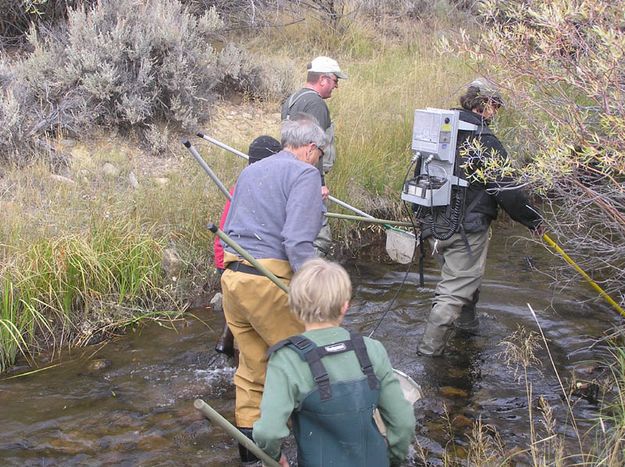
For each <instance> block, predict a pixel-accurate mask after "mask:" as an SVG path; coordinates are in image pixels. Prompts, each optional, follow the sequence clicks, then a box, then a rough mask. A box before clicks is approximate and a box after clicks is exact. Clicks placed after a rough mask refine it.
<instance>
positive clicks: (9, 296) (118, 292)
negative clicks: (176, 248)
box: [0, 224, 165, 370]
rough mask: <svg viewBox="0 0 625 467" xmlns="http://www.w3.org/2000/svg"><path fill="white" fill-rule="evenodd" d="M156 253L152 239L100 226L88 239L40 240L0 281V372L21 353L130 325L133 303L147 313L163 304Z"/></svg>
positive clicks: (157, 246) (126, 229) (122, 228)
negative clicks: (154, 305) (115, 325)
mask: <svg viewBox="0 0 625 467" xmlns="http://www.w3.org/2000/svg"><path fill="white" fill-rule="evenodd" d="M161 249H162V245H160V244H159V242H158V241H157V240H155V239H154V238H153V237H152V236H151V235H150V233H149V232H146V233H140V232H138V231H137V230H136V229H135V228H133V227H132V226H130V225H115V224H108V225H107V224H102V225H94V226H92V227H91V228H90V229H89V230H88V231H87V232H86V233H85V235H71V234H66V235H62V236H59V237H57V238H55V239H51V240H48V239H44V240H40V241H38V242H37V243H35V244H33V245H31V246H30V247H29V248H28V249H27V250H26V251H25V252H24V253H22V254H20V255H18V256H16V257H13V259H12V263H11V264H10V265H8V266H5V267H4V268H3V271H2V279H1V284H2V288H1V289H0V323H1V326H0V370H4V369H5V368H6V367H7V366H8V365H10V364H11V363H12V362H13V360H14V359H15V356H16V354H17V353H18V352H20V353H22V354H24V355H32V353H33V351H34V350H36V349H37V348H40V347H41V346H42V345H44V344H46V345H48V346H52V347H53V348H54V349H56V348H59V347H61V346H62V345H64V344H65V343H66V342H71V343H80V342H81V341H82V342H87V341H88V340H89V339H90V338H91V337H92V334H93V333H94V332H97V331H99V330H100V329H101V328H102V327H104V326H105V325H108V324H111V323H112V322H113V321H114V320H117V321H118V322H119V323H122V322H124V321H127V320H128V319H129V318H131V317H132V314H128V312H127V307H128V306H129V305H130V304H136V305H142V307H146V308H149V307H150V306H151V305H150V304H151V303H153V302H155V301H158V300H162V299H163V298H164V297H163V295H164V293H165V291H164V289H162V275H161V254H160V253H161ZM105 308H108V310H107V311H106V314H103V310H104V309H105ZM142 313H145V312H142ZM77 328H78V329H77Z"/></svg>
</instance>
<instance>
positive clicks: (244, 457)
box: [237, 426, 262, 467]
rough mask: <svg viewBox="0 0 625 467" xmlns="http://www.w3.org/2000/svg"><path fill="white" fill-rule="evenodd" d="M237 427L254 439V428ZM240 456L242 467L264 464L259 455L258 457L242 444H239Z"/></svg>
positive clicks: (254, 466)
mask: <svg viewBox="0 0 625 467" xmlns="http://www.w3.org/2000/svg"><path fill="white" fill-rule="evenodd" d="M237 428H238V429H239V431H240V432H241V433H243V434H244V435H245V436H247V437H248V438H249V439H251V440H252V441H254V438H252V429H251V428H241V427H239V426H238V427H237ZM239 457H240V458H241V466H242V467H256V466H258V467H260V466H261V465H262V463H261V461H260V460H259V459H258V457H256V456H255V455H254V454H252V452H251V451H249V450H248V449H247V448H246V447H244V446H243V445H242V444H239Z"/></svg>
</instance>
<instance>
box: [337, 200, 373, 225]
mask: <svg viewBox="0 0 625 467" xmlns="http://www.w3.org/2000/svg"><path fill="white" fill-rule="evenodd" d="M328 199H329V200H330V201H332V202H333V203H335V204H338V205H339V206H342V207H344V208H345V209H348V210H350V211H352V212H355V213H356V214H358V215H360V216H363V217H367V218H369V219H373V218H374V217H373V216H372V215H371V214H367V213H366V212H364V211H361V210H360V209H358V208H355V207H354V206H352V205H350V204H347V203H346V202H345V201H341V200H340V199H337V198H335V197H334V196H328Z"/></svg>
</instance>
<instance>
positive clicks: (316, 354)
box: [267, 332, 380, 401]
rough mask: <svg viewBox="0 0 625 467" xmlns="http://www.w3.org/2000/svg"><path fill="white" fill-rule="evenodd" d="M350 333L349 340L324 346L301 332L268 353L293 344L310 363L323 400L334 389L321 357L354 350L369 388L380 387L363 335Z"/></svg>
mask: <svg viewBox="0 0 625 467" xmlns="http://www.w3.org/2000/svg"><path fill="white" fill-rule="evenodd" d="M349 335H350V339H349V340H346V341H341V342H336V343H334V344H330V345H325V346H323V347H317V345H316V344H315V343H314V342H313V341H311V340H310V339H308V338H307V337H304V336H302V335H301V334H300V335H297V336H291V337H289V338H287V339H285V340H283V341H280V342H278V343H277V344H274V345H273V346H271V347H270V348H269V350H268V351H267V354H268V355H271V354H272V353H273V352H275V351H277V350H279V349H281V348H282V347H285V346H287V345H288V346H291V347H292V348H293V350H294V351H295V352H297V353H298V354H299V356H300V358H301V359H302V360H304V361H305V362H306V363H308V366H309V368H310V372H311V373H312V377H313V380H314V382H315V385H316V386H317V388H318V389H319V396H320V398H321V400H322V401H325V400H329V399H330V398H331V397H332V389H331V388H330V377H329V376H328V372H327V370H326V368H325V366H324V364H323V362H322V361H321V359H322V358H323V357H326V356H328V355H337V354H339V353H343V352H349V351H350V350H353V351H354V353H355V354H356V358H358V363H359V364H360V369H361V370H362V372H363V373H364V374H365V376H366V377H367V382H368V383H369V388H371V389H372V390H376V389H378V388H379V387H380V382H379V381H378V378H377V377H376V376H375V373H374V372H373V365H372V364H371V359H369V354H368V353H367V347H366V345H365V341H364V339H363V337H362V336H361V335H360V334H357V333H355V332H350V333H349Z"/></svg>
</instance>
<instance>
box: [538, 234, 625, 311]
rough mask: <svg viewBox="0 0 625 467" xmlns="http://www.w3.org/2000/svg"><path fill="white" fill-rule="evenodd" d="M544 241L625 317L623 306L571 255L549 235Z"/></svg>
mask: <svg viewBox="0 0 625 467" xmlns="http://www.w3.org/2000/svg"><path fill="white" fill-rule="evenodd" d="M543 240H544V241H545V242H547V245H549V246H550V247H551V248H553V249H554V250H556V252H557V253H559V254H560V256H562V258H564V261H566V262H567V263H569V264H570V265H571V266H573V269H575V270H576V271H577V272H578V273H580V274H581V276H582V277H583V278H584V279H586V282H588V283H589V284H590V285H591V287H592V288H593V289H595V290H596V291H597V292H599V295H601V296H602V297H603V298H604V299H605V301H606V302H608V303H609V304H610V305H612V307H613V308H614V309H615V310H616V311H618V312H619V313H620V314H621V315H623V316H625V310H623V308H621V306H620V305H619V304H618V303H616V302H615V301H614V300H613V299H612V297H610V296H609V295H608V294H607V293H606V292H605V290H603V289H602V288H601V287H600V286H599V284H597V283H596V282H595V281H594V280H592V278H591V277H590V276H589V275H588V274H586V272H585V271H584V270H583V269H582V268H580V267H579V266H578V265H577V263H575V261H573V260H572V259H571V257H570V256H569V255H567V254H566V253H565V251H564V250H563V249H562V248H560V247H559V246H558V244H557V243H556V242H554V241H553V240H552V239H551V237H550V236H549V235H547V234H543Z"/></svg>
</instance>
